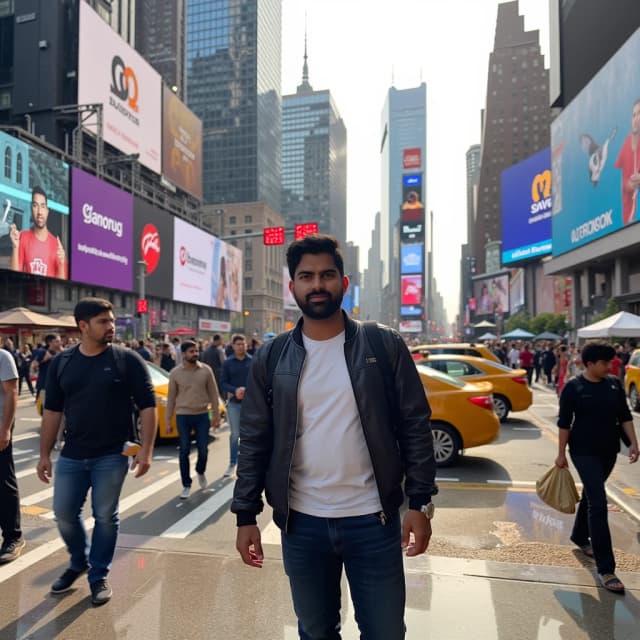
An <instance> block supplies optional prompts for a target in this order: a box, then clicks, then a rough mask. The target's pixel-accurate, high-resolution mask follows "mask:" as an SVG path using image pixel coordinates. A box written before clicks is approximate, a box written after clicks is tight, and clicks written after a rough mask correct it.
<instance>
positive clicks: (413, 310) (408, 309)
mask: <svg viewBox="0 0 640 640" xmlns="http://www.w3.org/2000/svg"><path fill="white" fill-rule="evenodd" d="M400 315H401V316H421V315H422V307H419V306H416V305H414V304H404V305H401V306H400Z"/></svg>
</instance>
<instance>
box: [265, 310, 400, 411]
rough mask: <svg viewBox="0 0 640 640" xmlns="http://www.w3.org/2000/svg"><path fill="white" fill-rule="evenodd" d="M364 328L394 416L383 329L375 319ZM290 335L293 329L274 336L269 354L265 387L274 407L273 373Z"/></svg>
mask: <svg viewBox="0 0 640 640" xmlns="http://www.w3.org/2000/svg"><path fill="white" fill-rule="evenodd" d="M362 328H363V329H364V332H365V335H366V336H367V339H368V341H369V344H370V345H371V348H372V349H373V354H374V356H375V357H376V362H377V364H378V366H379V367H380V372H381V373H382V377H383V379H384V392H385V396H386V398H387V405H388V407H389V415H390V416H392V418H394V417H395V416H397V415H398V413H397V404H396V396H395V393H393V389H394V383H393V371H392V368H391V361H390V360H389V354H388V353H387V350H386V349H385V346H384V343H383V342H382V331H381V329H380V327H379V326H378V323H377V322H373V321H368V322H363V323H362ZM290 335H291V331H287V332H285V333H281V334H280V335H279V336H277V337H276V338H274V340H273V344H272V345H271V350H270V351H269V355H268V356H267V384H266V387H265V389H266V392H267V404H268V405H269V407H271V408H272V409H273V373H274V371H275V369H276V365H277V364H278V360H279V359H280V354H281V353H282V349H283V348H284V345H285V343H286V341H287V340H288V339H289V336H290Z"/></svg>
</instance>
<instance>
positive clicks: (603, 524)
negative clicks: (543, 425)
mask: <svg viewBox="0 0 640 640" xmlns="http://www.w3.org/2000/svg"><path fill="white" fill-rule="evenodd" d="M614 355H615V350H614V349H613V347H611V346H610V345H608V344H606V343H599V342H597V343H589V344H587V345H586V346H585V347H584V349H583V350H582V363H583V366H584V367H585V369H584V372H583V373H582V374H581V375H579V376H577V377H576V378H573V379H572V380H569V381H568V382H567V384H566V385H565V386H564V389H563V390H562V393H561V395H560V411H559V415H558V427H559V437H558V457H557V458H556V462H555V463H556V465H557V466H558V467H561V468H563V467H567V466H568V462H567V457H566V453H565V451H566V448H567V445H568V446H569V453H570V455H571V460H572V462H573V464H574V466H575V468H576V470H577V472H578V475H579V476H580V480H581V481H582V486H583V489H582V498H581V500H580V504H579V505H578V512H577V514H576V519H575V522H574V525H573V531H572V533H571V541H572V542H573V543H574V544H576V545H577V546H578V547H579V548H580V549H581V550H582V551H583V552H584V553H585V555H588V556H590V557H593V558H594V560H595V563H596V568H597V571H598V578H599V580H600V583H601V584H602V586H604V587H605V589H608V590H609V591H612V592H614V593H624V585H623V584H622V582H621V581H620V579H619V578H618V577H617V576H616V575H615V568H616V562H615V557H614V554H613V546H612V543H611V532H610V530H609V522H608V510H607V494H606V490H605V483H606V481H607V478H608V477H609V475H610V474H611V472H612V471H613V468H614V466H615V464H616V459H617V456H618V452H619V451H620V439H621V437H624V438H625V439H626V441H627V442H628V443H629V462H631V463H634V462H636V461H637V460H638V440H637V438H636V433H635V430H634V426H633V419H632V416H631V412H630V411H629V407H628V405H627V401H626V398H625V395H624V391H623V389H622V387H621V385H620V382H619V380H618V379H617V378H615V377H614V376H611V375H609V372H610V370H611V360H613V357H614Z"/></svg>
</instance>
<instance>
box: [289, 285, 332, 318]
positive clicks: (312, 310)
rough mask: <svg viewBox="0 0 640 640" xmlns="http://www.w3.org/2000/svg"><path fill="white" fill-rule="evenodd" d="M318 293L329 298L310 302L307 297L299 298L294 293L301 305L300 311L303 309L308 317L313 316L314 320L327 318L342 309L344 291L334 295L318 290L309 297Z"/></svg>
mask: <svg viewBox="0 0 640 640" xmlns="http://www.w3.org/2000/svg"><path fill="white" fill-rule="evenodd" d="M318 295H326V296H327V298H326V300H323V301H322V302H309V301H308V300H307V299H304V300H303V299H302V298H299V297H298V296H297V295H296V294H295V293H294V294H293V297H294V299H295V301H296V304H297V305H298V306H299V307H300V311H302V313H303V314H304V315H305V316H307V318H311V319H312V320H326V319H327V318H330V317H331V316H332V315H334V314H335V312H336V311H338V309H340V305H341V304H342V298H343V297H344V292H343V291H342V290H340V293H338V294H337V295H336V296H332V295H331V294H330V293H329V292H328V291H326V292H324V293H323V294H321V293H319V292H317V291H316V292H314V293H310V294H309V295H308V296H307V298H310V297H312V296H318Z"/></svg>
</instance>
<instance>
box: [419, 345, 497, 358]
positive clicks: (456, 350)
mask: <svg viewBox="0 0 640 640" xmlns="http://www.w3.org/2000/svg"><path fill="white" fill-rule="evenodd" d="M409 351H410V352H411V354H412V355H413V359H414V360H422V358H423V357H424V356H425V355H426V354H432V355H439V354H442V353H446V354H449V353H450V354H456V355H461V356H475V357H476V358H486V359H487V360H491V361H493V362H500V358H498V356H497V355H495V354H494V353H493V352H492V351H491V349H489V347H487V346H486V345H484V344H475V343H474V342H450V343H448V344H419V345H417V346H415V347H409Z"/></svg>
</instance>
